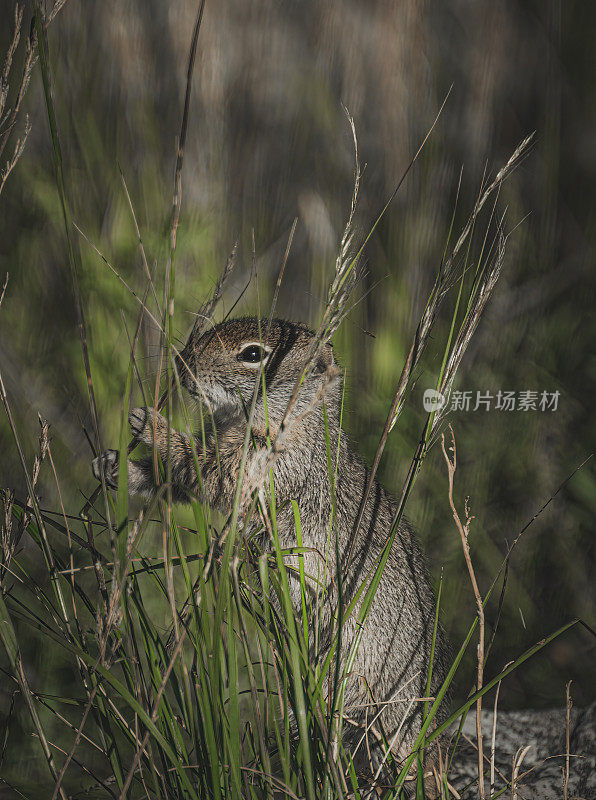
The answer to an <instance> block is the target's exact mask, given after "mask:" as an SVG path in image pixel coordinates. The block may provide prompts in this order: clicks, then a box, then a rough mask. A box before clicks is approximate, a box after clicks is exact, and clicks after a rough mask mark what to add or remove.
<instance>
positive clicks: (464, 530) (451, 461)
mask: <svg viewBox="0 0 596 800" xmlns="http://www.w3.org/2000/svg"><path fill="white" fill-rule="evenodd" d="M449 430H450V431H451V445H450V447H449V450H450V452H451V453H452V454H453V457H452V458H450V457H449V455H448V453H447V450H446V449H445V435H444V434H442V435H441V448H442V450H443V456H444V457H445V462H446V464H447V472H448V476H449V505H450V506H451V512H452V514H453V519H454V520H455V524H456V526H457V529H458V531H459V534H460V537H461V543H462V549H463V553H464V558H465V561H466V566H467V568H468V574H469V576H470V582H471V584H472V589H473V591H474V598H475V600H476V613H477V615H478V650H477V660H478V667H477V678H476V689H477V690H478V691H480V690H481V689H482V685H483V679H484V606H483V604H482V595H481V594H480V590H479V588H478V582H477V581H476V573H475V572H474V566H473V564H472V558H471V556H470V544H469V541H468V538H469V534H470V524H471V522H472V520H473V519H474V517H473V516H471V515H470V505H469V502H470V499H469V497H466V500H465V521H464V522H463V523H462V521H461V519H460V516H459V514H458V512H457V508H456V507H455V501H454V499H453V481H454V477H455V470H456V468H457V450H456V446H455V436H454V433H453V428H452V427H451V425H450V426H449ZM476 738H477V742H478V794H479V796H480V799H481V800H484V798H485V796H486V794H485V788H484V754H483V746H482V698H481V697H479V698H478V700H477V701H476Z"/></svg>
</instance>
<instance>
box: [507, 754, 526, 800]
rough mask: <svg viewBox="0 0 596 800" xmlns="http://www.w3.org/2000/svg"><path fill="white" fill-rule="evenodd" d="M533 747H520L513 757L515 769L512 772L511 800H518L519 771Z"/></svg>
mask: <svg viewBox="0 0 596 800" xmlns="http://www.w3.org/2000/svg"><path fill="white" fill-rule="evenodd" d="M530 747H531V745H529V744H528V745H526V746H525V747H520V748H519V750H518V751H517V752H516V754H515V755H514V756H513V769H512V772H511V800H518V795H517V784H518V783H519V770H520V768H521V765H522V763H523V760H524V758H525V757H526V756H527V755H528V751H529V750H530Z"/></svg>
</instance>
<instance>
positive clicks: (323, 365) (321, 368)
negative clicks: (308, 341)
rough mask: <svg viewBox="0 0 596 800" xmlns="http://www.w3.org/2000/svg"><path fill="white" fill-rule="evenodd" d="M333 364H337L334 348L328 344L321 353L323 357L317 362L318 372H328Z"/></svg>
mask: <svg viewBox="0 0 596 800" xmlns="http://www.w3.org/2000/svg"><path fill="white" fill-rule="evenodd" d="M333 364H335V357H334V355H333V346H332V345H331V344H330V343H327V344H326V345H325V347H324V348H323V350H322V351H321V355H320V356H319V360H318V361H317V371H318V372H326V371H327V370H328V369H329V367H331V366H332V365H333Z"/></svg>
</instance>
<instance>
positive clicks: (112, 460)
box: [91, 450, 118, 489]
mask: <svg viewBox="0 0 596 800" xmlns="http://www.w3.org/2000/svg"><path fill="white" fill-rule="evenodd" d="M91 468H92V470H93V474H94V475H95V477H96V478H97V480H98V481H100V480H101V475H102V472H103V474H104V477H105V481H106V486H109V487H110V489H117V488H118V451H117V450H106V451H105V453H102V454H101V455H100V456H98V457H97V458H94V459H93V461H92V463H91Z"/></svg>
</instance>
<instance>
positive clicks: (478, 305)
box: [348, 120, 533, 562]
mask: <svg viewBox="0 0 596 800" xmlns="http://www.w3.org/2000/svg"><path fill="white" fill-rule="evenodd" d="M434 124H436V120H435V123H433V127H434ZM431 130H432V128H431ZM429 134H430V131H429ZM429 134H427V138H428V135H429ZM532 138H533V134H532V135H531V136H528V137H526V138H525V139H524V140H523V141H522V142H521V144H520V145H519V146H518V147H517V148H516V149H515V151H514V152H513V154H512V155H511V157H510V158H509V160H508V161H507V163H506V164H505V165H504V166H503V167H502V168H501V169H500V170H499V172H498V173H497V175H496V177H495V179H494V180H493V181H492V183H491V184H490V185H489V186H488V187H487V188H486V189H484V187H481V191H480V196H479V198H478V200H477V201H476V203H475V205H474V208H473V210H472V213H471V214H470V216H469V218H468V220H467V222H466V224H465V225H464V228H463V230H462V232H461V234H460V236H459V238H458V240H457V242H456V244H455V246H454V248H453V250H452V251H451V254H450V255H449V257H448V258H447V259H446V260H445V261H444V262H443V263H442V264H441V266H440V268H439V271H438V274H437V277H436V279H435V283H434V285H433V287H432V289H431V292H430V295H429V298H428V300H427V303H426V306H425V308H424V311H423V313H422V315H421V317H420V321H419V323H418V326H417V328H416V331H415V333H414V337H413V339H412V343H411V345H410V349H409V351H408V355H407V357H406V361H405V364H404V366H403V368H402V371H401V374H400V377H399V380H398V383H397V388H396V391H395V395H394V397H393V401H392V403H391V407H390V409H389V413H388V414H387V419H386V420H385V425H384V427H383V432H382V433H381V438H380V439H379V444H378V446H377V450H376V453H375V457H374V459H373V463H372V466H371V470H370V474H369V477H368V483H367V486H366V490H365V493H364V498H363V502H362V506H361V511H360V512H359V515H358V518H357V519H356V524H355V526H354V537H353V540H352V541H353V542H355V541H356V538H357V536H358V532H359V529H360V523H361V522H362V514H363V510H364V508H365V506H366V502H367V499H368V496H369V494H370V491H371V488H372V485H373V483H374V480H375V476H376V474H377V470H378V467H379V464H380V461H381V456H382V455H383V451H384V449H385V445H386V443H387V439H388V437H389V434H390V433H391V431H392V430H393V428H394V427H395V424H396V423H397V420H398V418H399V416H400V414H401V412H402V409H403V407H404V403H405V399H406V393H407V390H408V387H409V386H410V381H411V378H412V375H413V373H414V370H415V368H416V366H417V364H418V362H419V360H420V357H421V355H422V353H423V352H424V349H425V346H426V343H427V341H428V338H429V336H430V332H431V330H432V327H433V324H434V321H435V319H436V317H437V314H438V311H439V308H440V307H441V304H442V301H443V299H444V298H445V296H446V295H447V293H448V292H449V290H450V288H451V287H452V285H453V283H454V281H455V279H456V276H455V264H456V258H457V256H458V254H459V253H460V251H461V249H462V247H463V246H464V244H465V243H466V241H467V240H468V238H469V236H470V234H471V233H472V231H473V228H474V224H475V222H476V220H477V218H478V215H479V214H480V212H481V211H482V209H483V208H484V206H485V205H486V203H487V201H488V200H489V198H490V197H492V196H493V195H494V194H495V193H498V191H499V189H500V187H501V185H502V183H503V181H504V180H505V179H506V178H507V176H508V175H509V174H510V173H511V172H512V171H513V170H514V169H515V168H516V167H517V166H518V164H519V163H520V161H521V160H522V158H523V157H524V156H525V155H526V152H527V150H528V147H529V144H530V142H531V140H532ZM425 141H426V139H425ZM419 152H420V151H419ZM505 243H506V237H504V236H499V239H498V251H497V258H496V259H494V260H493V264H492V267H491V268H489V269H488V271H487V274H486V275H485V276H484V279H483V280H482V282H481V283H480V285H479V287H478V288H477V290H476V292H475V295H474V296H473V297H472V298H471V306H470V309H469V311H468V314H467V317H466V320H465V323H464V326H462V331H460V336H459V337H458V339H457V341H456V343H455V345H454V347H453V348H452V350H451V358H450V359H449V364H448V370H446V371H445V375H446V378H445V380H444V381H443V384H444V388H450V387H451V385H452V383H453V379H454V377H455V373H456V371H457V368H458V366H459V364H460V362H461V359H462V358H463V355H464V353H465V351H466V349H467V347H468V345H469V343H470V340H471V338H472V336H473V334H474V331H475V330H476V327H477V325H478V322H479V320H480V317H481V315H482V311H483V310H484V308H485V306H486V303H487V302H488V299H489V298H490V295H491V294H492V291H493V289H494V287H495V285H496V283H497V280H498V278H499V275H500V271H501V267H502V264H503V257H504V254H505ZM439 421H440V416H439V415H438V414H436V415H435V417H434V419H433V426H432V430H431V435H432V432H434V430H436V428H437V425H438V424H439ZM352 550H353V546H352V548H351V549H350V552H349V554H348V562H349V560H350V558H351V553H352Z"/></svg>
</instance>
